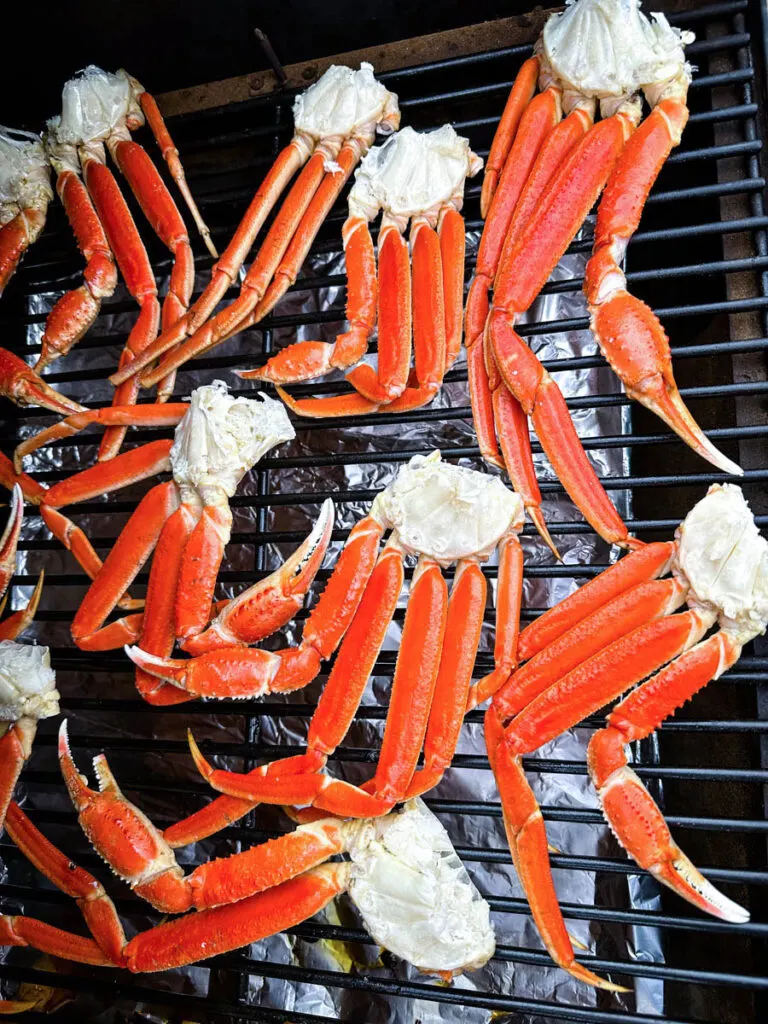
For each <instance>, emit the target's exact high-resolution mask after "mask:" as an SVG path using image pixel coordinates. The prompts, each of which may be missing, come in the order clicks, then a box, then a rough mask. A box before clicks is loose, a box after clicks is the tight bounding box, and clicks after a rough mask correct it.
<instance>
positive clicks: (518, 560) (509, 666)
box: [465, 534, 523, 711]
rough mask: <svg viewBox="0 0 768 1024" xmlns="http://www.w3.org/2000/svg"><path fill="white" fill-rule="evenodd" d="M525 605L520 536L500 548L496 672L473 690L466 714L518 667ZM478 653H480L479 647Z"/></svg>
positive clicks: (490, 695) (497, 584)
mask: <svg viewBox="0 0 768 1024" xmlns="http://www.w3.org/2000/svg"><path fill="white" fill-rule="evenodd" d="M522 601H523V549H522V548H521V547H520V541H519V540H518V538H517V535H516V534H510V535H509V536H507V537H505V538H504V539H503V540H502V542H501V544H500V545H499V575H498V580H497V583H496V643H495V645H494V651H493V663H494V669H493V672H491V673H489V675H487V676H485V677H484V678H483V679H481V680H480V681H479V682H478V683H477V685H476V686H475V687H474V688H473V690H472V693H471V695H470V696H469V699H468V701H467V703H466V707H465V710H466V711H471V710H472V708H474V707H477V705H478V704H482V703H483V701H485V700H487V699H488V698H489V697H492V696H493V694H494V693H496V691H497V690H498V689H499V687H500V686H502V685H503V684H504V683H505V682H506V681H507V680H508V679H509V676H510V674H511V673H512V672H514V670H515V666H516V665H517V640H518V634H519V631H520V607H521V605H522ZM475 649H477V648H476V647H475Z"/></svg>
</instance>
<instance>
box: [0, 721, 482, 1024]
mask: <svg viewBox="0 0 768 1024" xmlns="http://www.w3.org/2000/svg"><path fill="white" fill-rule="evenodd" d="M59 759H60V762H61V768H62V773H63V775H64V779H65V782H66V785H67V789H68V791H69V794H70V796H71V798H72V801H73V803H74V805H75V808H76V810H77V812H78V819H79V822H80V825H81V827H82V829H83V831H84V832H85V834H86V836H87V837H88V839H89V840H90V842H91V844H92V845H93V847H94V849H95V850H96V851H97V853H99V855H100V856H101V857H102V858H103V859H104V860H105V861H106V862H107V863H108V864H109V865H110V867H111V868H112V870H113V871H114V872H115V874H117V875H118V876H120V877H121V878H122V879H123V880H124V881H125V882H127V884H128V885H129V886H130V887H131V889H132V890H133V891H134V892H135V893H136V894H137V895H138V896H140V897H142V898H143V899H145V900H147V902H148V903H150V904H151V906H152V907H154V908H155V909H156V910H158V911H161V912H162V913H164V914H170V913H173V914H179V913H181V914H183V913H185V912H186V911H189V910H195V911H197V912H196V913H194V914H192V915H189V916H185V917H181V918H177V919H175V920H173V921H169V922H166V923H164V924H161V925H158V926H156V927H154V928H151V929H150V930H149V931H146V932H141V933H139V934H138V935H136V936H135V937H134V938H133V939H131V940H130V941H126V938H125V933H124V931H123V927H122V924H121V922H120V919H119V918H118V916H117V912H116V910H115V907H114V904H113V903H112V900H111V899H110V898H109V896H108V895H107V893H106V891H105V889H104V888H103V886H102V885H101V883H100V882H98V881H97V880H96V879H95V878H93V876H92V875H90V874H89V873H88V872H87V871H85V870H83V869H82V868H80V867H77V866H76V865H74V864H73V863H72V861H71V860H70V859H69V857H67V856H65V855H64V854H63V853H62V852H61V851H60V850H58V849H57V848H56V847H55V846H54V845H53V844H52V843H51V842H50V841H49V840H48V839H46V838H45V836H43V835H42V834H41V833H40V832H39V831H38V829H37V828H36V827H35V826H34V825H33V824H32V822H31V821H30V820H29V818H28V817H27V816H26V815H25V814H24V812H23V811H22V810H21V808H20V807H18V805H17V804H13V803H12V804H11V805H10V807H9V809H8V816H7V829H8V832H9V834H10V836H11V838H12V839H13V841H14V842H15V843H16V845H17V846H18V847H19V849H20V850H21V851H22V852H23V853H24V854H25V856H26V857H27V859H28V860H29V861H30V862H31V863H32V864H34V865H35V867H37V868H38V870H40V871H41V872H42V874H44V875H45V876H46V877H47V878H48V879H50V881H52V882H53V883H54V884H55V885H56V886H58V887H59V888H60V889H61V890H62V891H63V892H65V893H66V894H67V895H69V896H72V897H73V898H74V899H75V900H76V902H77V905H78V907H79V909H80V911H81V912H82V914H83V917H84V919H85V922H86V924H87V926H88V928H89V931H90V932H91V935H92V936H93V937H92V938H83V937H81V936H78V935H73V934H71V933H69V932H64V931H62V930H61V929H58V928H53V927H51V926H50V925H46V924H45V923H44V922H41V921H37V920H35V919H33V918H28V917H23V916H20V915H17V916H13V917H9V916H1V917H0V941H2V942H3V943H4V944H6V945H15V946H26V945H30V946H34V947H35V948H37V949H40V950H43V951H44V952H47V953H51V954H52V955H54V956H60V957H63V958H65V959H68V960H75V961H78V962H80V963H87V964H92V965H93V966H99V967H102V966H113V967H125V968H127V969H128V970H130V971H132V972H147V971H162V970H169V969H171V968H175V967H182V966H185V965H187V964H191V963H196V962H198V961H200V960H204V959H207V958H209V957H212V956H217V955H218V954H220V953H225V952H229V951H231V950H233V949H237V948H238V947H240V946H243V945H246V944H248V943H251V942H256V941H258V940H259V939H261V938H264V937H266V936H268V935H271V934H273V933H275V932H278V931H283V930H284V929H286V928H290V927H292V926H294V925H296V924H298V923H300V922H301V921H304V920H306V919H307V918H309V917H312V916H313V915H314V914H316V913H317V912H319V911H320V910H322V909H323V908H324V907H325V906H326V905H327V904H328V903H329V902H330V901H331V900H332V899H334V898H335V897H336V896H338V895H340V894H341V893H342V892H345V891H347V892H349V894H350V896H351V898H352V900H353V902H354V903H355V904H356V906H357V907H358V909H359V911H360V913H361V915H362V917H363V920H364V923H365V925H366V927H367V928H368V930H369V932H370V934H371V936H372V937H373V938H374V941H379V942H381V943H382V944H383V945H386V947H387V948H388V949H390V950H391V951H392V952H394V953H395V954H396V955H399V956H402V957H404V958H406V959H409V960H410V961H411V962H412V963H414V965H415V966H417V967H419V968H420V969H421V970H423V971H424V972H425V973H436V974H440V975H441V976H443V977H445V978H450V977H452V976H453V975H454V974H459V973H461V972H462V971H464V970H473V969H476V968H477V967H480V966H482V964H484V963H485V962H486V961H487V960H488V959H489V957H490V956H491V955H492V954H493V950H494V945H495V944H494V938H493V931H492V929H491V926H490V913H489V907H488V904H487V903H486V902H485V901H484V900H483V899H482V898H481V897H480V896H479V894H478V892H477V890H476V889H475V887H474V886H473V885H472V883H471V881H470V880H469V878H468V876H467V874H466V872H465V871H464V868H463V866H462V864H461V862H460V861H459V859H458V858H457V856H456V854H455V852H454V850H453V847H452V846H451V844H450V840H449V839H448V836H447V834H446V833H445V830H444V829H443V828H442V826H441V825H440V824H439V823H438V822H437V820H436V819H435V818H434V817H433V816H432V815H431V814H430V812H429V811H428V810H427V809H426V807H425V806H424V805H423V804H422V803H421V802H420V801H411V802H410V803H409V804H408V805H406V807H405V808H404V809H403V810H402V811H401V812H400V813H399V814H392V815H389V816H388V817H386V818H383V819H379V820H377V821H341V820H339V819H337V818H323V819H321V820H318V821H316V822H312V823H309V824H305V825H300V826H299V827H298V828H297V829H295V831H293V832H291V833H288V834H287V835H284V836H281V837H279V838H277V839H273V840H270V841H269V842H266V843H264V844H262V845H261V846H256V847H253V848H251V849H248V850H245V851H243V852H242V853H236V854H233V855H232V856H230V857H226V858H221V859H218V860H215V861H211V862H208V863H204V864H201V865H200V866H199V867H198V868H196V869H195V870H194V871H193V872H192V873H191V874H189V875H185V874H184V872H183V870H182V868H181V867H180V866H179V865H178V863H177V862H176V858H175V855H174V852H173V845H174V844H170V843H169V842H168V840H167V833H166V834H165V835H164V834H163V833H161V832H160V831H159V830H158V829H157V828H155V826H154V825H153V824H152V822H151V821H150V820H149V818H147V816H146V815H145V814H143V813H142V812H141V811H140V810H139V809H138V808H137V807H136V806H135V805H134V804H132V803H130V801H128V800H127V799H126V798H125V797H124V796H123V794H122V793H121V791H120V789H119V787H118V785H117V782H116V781H115V779H114V777H113V776H112V773H111V772H110V770H109V766H108V764H107V761H106V758H105V757H104V756H103V755H101V756H99V757H97V758H96V759H95V761H94V770H95V772H96V775H97V778H98V781H99V789H98V791H97V790H93V789H91V788H90V787H89V786H88V785H87V783H86V782H85V780H84V778H83V776H82V775H80V773H79V772H78V770H77V768H76V766H75V763H74V761H73V759H72V755H71V753H70V749H69V742H68V738H67V732H66V723H62V727H61V731H60V735H59ZM175 845H177V846H178V845H183V843H177V844H175ZM340 853H347V854H348V855H349V860H347V861H345V862H337V863H333V864H327V863H325V862H326V861H327V860H328V858H329V857H332V856H333V855H335V854H340ZM404 873H405V875H404ZM405 876H407V877H409V879H410V881H409V882H408V883H406V882H405V881H404V877H405ZM394 878H397V879H398V886H399V891H398V895H399V899H400V901H402V905H403V906H406V905H407V906H408V911H407V914H406V919H405V920H402V919H401V918H399V916H398V915H401V913H402V912H400V911H398V915H392V913H391V910H390V909H389V908H390V900H391V896H392V892H391V891H390V886H391V880H392V879H394ZM409 904H410V905H409ZM12 1010H13V1004H10V1003H6V1004H2V1003H0V1012H12Z"/></svg>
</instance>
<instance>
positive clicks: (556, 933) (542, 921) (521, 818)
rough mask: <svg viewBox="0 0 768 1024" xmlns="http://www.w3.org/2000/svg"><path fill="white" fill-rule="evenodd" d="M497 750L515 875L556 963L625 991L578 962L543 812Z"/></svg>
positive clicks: (502, 749) (507, 756) (514, 765)
mask: <svg viewBox="0 0 768 1024" xmlns="http://www.w3.org/2000/svg"><path fill="white" fill-rule="evenodd" d="M491 718H493V710H489V711H488V713H487V714H486V722H487V721H488V720H489V719H491ZM490 749H491V748H490V746H489V750H490ZM494 749H495V751H496V753H495V758H494V764H493V770H494V775H495V776H496V783H497V785H498V787H499V795H500V796H501V807H502V812H503V816H504V830H505V832H506V834H507V842H508V843H509V849H510V852H511V854H512V861H513V863H514V865H515V871H516V872H517V875H518V878H519V879H520V884H521V885H522V887H523V891H524V892H525V894H526V896H527V898H528V902H529V904H530V908H531V914H532V915H533V919H534V921H535V922H536V927H537V929H538V932H539V935H540V936H541V940H542V942H543V943H544V945H545V947H546V949H547V952H548V953H549V955H550V956H551V957H552V959H553V960H554V961H555V963H556V964H558V965H559V966H560V967H562V968H563V970H566V971H568V973H569V974H571V975H572V976H573V977H574V978H576V979H577V980H578V981H583V982H585V983H586V984H587V985H594V986H596V987H597V988H603V989H608V990H609V991H613V992H616V991H618V992H623V991H626V990H625V989H623V988H622V987H621V986H620V985H615V984H613V983H612V982H610V981H606V980H605V979H603V978H601V977H600V976H599V975H597V974H594V973H593V972H592V971H590V970H589V969H588V968H586V967H584V966H583V965H582V964H580V963H579V962H578V961H577V960H576V958H575V955H574V952H573V945H572V943H571V938H570V936H569V934H568V932H567V930H566V927H565V921H564V920H563V915H562V911H561V910H560V905H559V903H558V901H557V893H556V892H555V886H554V883H553V881H552V872H551V870H550V867H549V852H548V843H547V833H546V829H545V827H544V819H543V818H542V815H541V808H540V807H539V805H538V803H537V802H536V798H535V796H534V795H533V791H532V790H531V788H530V786H529V785H528V781H527V779H526V777H525V773H524V772H523V768H522V764H521V763H520V759H519V758H518V757H513V756H512V754H511V753H510V751H509V748H508V747H507V746H506V745H505V743H504V741H503V740H502V741H501V742H500V743H499V744H498V745H497V746H496V747H495V748H494Z"/></svg>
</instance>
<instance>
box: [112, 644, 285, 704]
mask: <svg viewBox="0 0 768 1024" xmlns="http://www.w3.org/2000/svg"><path fill="white" fill-rule="evenodd" d="M125 653H126V654H127V655H128V657H129V658H130V659H131V661H133V663H134V664H135V665H137V666H138V667H139V668H140V669H142V670H143V671H144V672H148V673H149V674H150V675H153V676H157V678H158V679H162V680H164V681H165V682H166V683H172V684H173V685H174V686H177V687H178V688H179V689H180V690H182V691H183V693H184V694H191V695H192V696H193V697H218V698H231V697H234V698H242V697H263V696H264V695H265V694H267V693H271V692H273V687H272V685H271V684H272V680H273V679H274V677H275V674H276V673H277V669H278V667H279V665H280V659H279V657H278V656H277V655H276V654H273V653H272V652H271V651H263V650H261V649H259V648H253V647H239V648H236V649H234V650H233V649H232V648H229V647H223V648H221V649H220V650H217V651H209V652H208V653H207V654H201V655H200V657H198V658H189V659H188V660H186V661H183V660H180V659H177V658H161V657H157V656H156V655H154V654H149V653H148V652H147V651H144V650H142V649H141V648H140V647H126V648H125Z"/></svg>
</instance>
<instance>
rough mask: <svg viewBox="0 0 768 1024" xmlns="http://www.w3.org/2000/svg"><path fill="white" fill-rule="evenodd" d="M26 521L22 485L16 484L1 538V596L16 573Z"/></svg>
mask: <svg viewBox="0 0 768 1024" xmlns="http://www.w3.org/2000/svg"><path fill="white" fill-rule="evenodd" d="M23 519H24V498H23V495H22V490H21V485H20V484H14V485H13V490H12V491H11V507H10V511H9V513H8V522H7V523H6V524H5V529H4V530H3V535H2V537H0V596H2V595H3V594H4V593H5V592H6V590H7V589H8V584H9V583H10V582H11V577H12V576H13V574H14V573H15V572H16V547H17V545H18V543H19V535H20V534H21V524H22V521H23Z"/></svg>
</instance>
